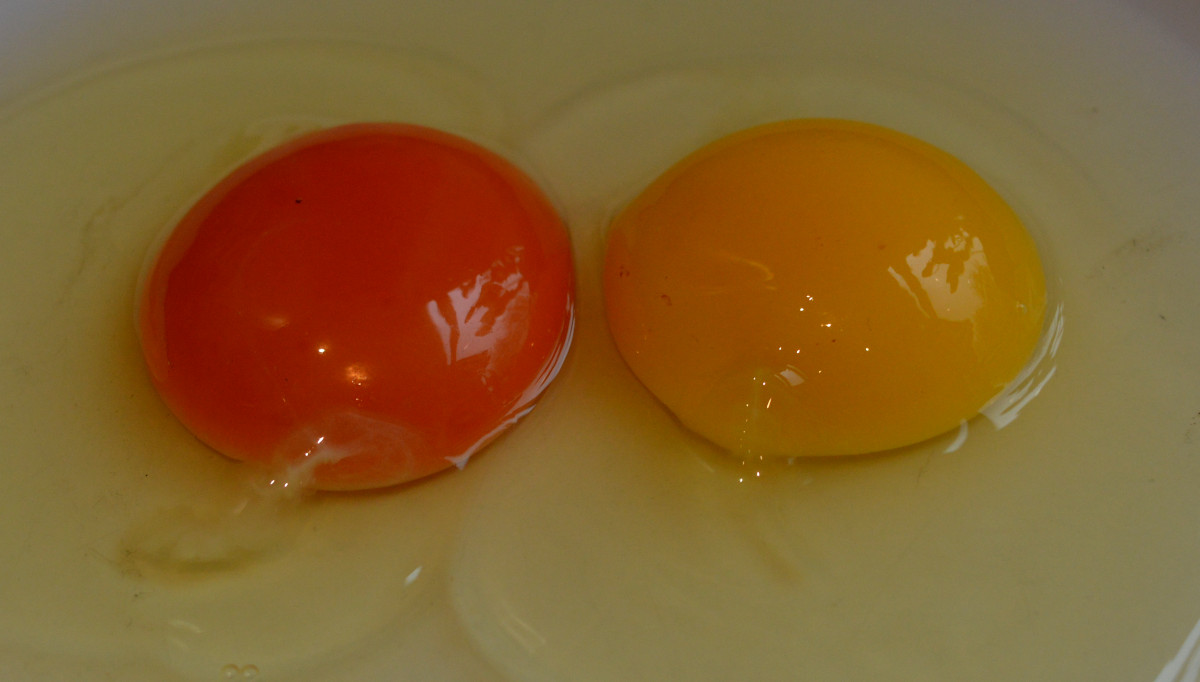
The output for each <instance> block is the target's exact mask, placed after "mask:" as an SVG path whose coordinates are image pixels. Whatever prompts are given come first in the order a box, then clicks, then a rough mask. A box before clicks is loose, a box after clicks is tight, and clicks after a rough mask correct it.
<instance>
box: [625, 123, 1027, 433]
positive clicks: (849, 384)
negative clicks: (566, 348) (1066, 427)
mask: <svg viewBox="0 0 1200 682" xmlns="http://www.w3.org/2000/svg"><path fill="white" fill-rule="evenodd" d="M604 293H605V301H606V310H607V315H608V321H609V325H610V328H611V331H612V335H613V338H614V339H615V341H616V344H617V346H618V348H619V350H620V352H621V355H622V356H623V357H624V359H625V361H626V362H627V363H628V365H629V367H630V368H631V369H632V370H633V373H634V374H635V375H636V376H637V377H638V379H640V380H641V381H642V383H644V384H645V385H646V386H647V387H648V388H649V389H650V390H651V391H652V392H653V393H654V395H655V396H657V397H658V398H659V400H661V401H662V403H663V404H665V405H666V406H667V407H668V408H669V409H670V410H671V411H672V412H673V413H674V414H675V415H676V416H677V417H678V418H679V420H681V421H682V422H683V424H685V425H686V426H688V427H689V428H691V429H693V430H694V431H696V432H697V433H699V434H701V435H702V436H705V437H706V438H708V439H709V440H711V441H713V442H715V443H716V444H718V445H720V446H722V447H724V448H726V449H728V450H731V451H733V452H735V453H737V454H739V455H742V456H755V455H758V456H807V455H847V454H858V453H867V452H875V451H880V450H887V449H892V448H897V447H900V446H905V445H909V444H912V443H916V442H919V441H922V440H925V439H928V438H930V437H933V436H936V435H938V434H940V433H942V432H945V431H947V430H950V429H953V428H955V427H957V426H958V425H959V424H960V423H961V422H962V421H963V420H966V419H969V418H970V417H972V416H973V415H975V414H976V413H977V412H978V411H979V410H980V408H981V407H982V406H984V405H985V404H986V403H987V402H988V401H989V400H990V399H992V398H993V397H994V396H995V395H997V393H998V392H1000V391H1001V390H1002V389H1003V388H1004V387H1005V385H1006V384H1008V383H1009V382H1010V381H1012V380H1013V379H1014V377H1015V376H1016V375H1017V374H1018V372H1019V371H1020V370H1021V368H1022V367H1023V366H1024V364H1025V363H1026V362H1027V361H1028V359H1029V358H1030V356H1031V353H1032V350H1033V349H1034V347H1035V345H1036V343H1037V341H1038V339H1039V336H1040V334H1041V329H1042V323H1043V317H1044V310H1045V304H1046V292H1045V284H1044V279H1043V273H1042V267H1041V264H1040V260H1039V257H1038V253H1037V250H1036V248H1035V245H1034V242H1033V240H1032V239H1031V237H1030V235H1029V233H1028V232H1027V231H1026V229H1025V228H1024V226H1023V225H1022V223H1021V221H1020V220H1019V219H1018V217H1017V216H1016V214H1015V213H1014V212H1013V210H1012V209H1011V208H1010V207H1009V206H1008V205H1007V204H1006V203H1005V201H1004V200H1003V199H1002V198H1001V197H1000V195H999V194H997V192H996V191H995V190H993V189H992V188H991V187H990V186H989V185H988V184H987V183H986V182H985V181H984V180H983V179H981V178H980V177H979V176H978V175H977V174H976V173H974V172H973V171H972V170H971V169H970V168H968V167H967V166H966V165H964V164H963V163H962V162H960V161H959V160H957V159H956V158H954V157H952V156H951V155H949V154H947V153H945V152H943V151H941V150H939V149H937V148H935V147H933V146H931V145H929V144H926V143H924V142H921V141H920V140H917V139H914V138H912V137H909V136H907V135H903V134H901V133H898V132H895V131H892V130H889V129H885V128H881V127H878V126H874V125H868V124H864V123H857V122H850V121H839V120H824V119H812V120H796V121H785V122H780V123H775V124H770V125H766V126H762V127H758V128H753V129H750V130H746V131H743V132H741V133H737V134H734V135H732V136H730V137H727V138H725V139H722V140H719V141H717V142H714V143H712V144H711V145H709V146H707V147H704V148H702V149H700V150H699V151H697V152H696V153H694V154H692V155H691V156H689V157H687V158H686V159H684V160H683V161H681V162H679V163H678V164H677V165H676V166H674V167H673V168H671V169H670V170H668V171H667V172H666V173H665V174H664V175H662V176H661V177H659V178H658V179H657V180H655V181H654V182H653V183H652V184H651V185H650V186H649V187H647V188H646V190H645V191H644V192H643V193H642V194H641V195H640V196H638V197H637V198H636V199H635V200H634V201H633V202H632V203H631V204H630V205H629V206H628V207H627V208H625V209H624V210H623V211H622V212H621V213H620V214H619V215H618V216H617V217H616V219H615V220H614V222H613V224H612V228H611V233H610V235H609V241H608V251H607V258H606V264H605V272H604Z"/></svg>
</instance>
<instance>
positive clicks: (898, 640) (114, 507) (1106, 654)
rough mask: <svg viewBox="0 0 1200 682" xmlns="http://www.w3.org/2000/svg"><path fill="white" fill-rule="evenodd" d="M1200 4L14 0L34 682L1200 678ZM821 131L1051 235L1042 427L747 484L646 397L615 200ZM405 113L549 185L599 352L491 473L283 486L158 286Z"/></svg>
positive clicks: (13, 253)
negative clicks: (229, 212)
mask: <svg viewBox="0 0 1200 682" xmlns="http://www.w3.org/2000/svg"><path fill="white" fill-rule="evenodd" d="M1198 16H1200V14H1198V12H1197V10H1196V8H1195V5H1194V3H1188V2H1176V3H1172V2H1167V1H1166V0H1163V1H1160V2H1154V3H1141V4H1136V5H1129V4H1117V3H1108V2H1099V1H1097V2H1089V3H1080V2H1066V1H1062V2H993V3H983V2H977V3H963V2H951V1H949V0H936V1H933V2H865V1H860V2H832V1H830V2H823V1H822V2H809V3H794V2H781V1H776V2H772V1H768V0H761V1H757V2H736V3H735V2H693V3H687V2H674V1H670V0H667V1H664V2H659V3H643V2H635V1H633V0H628V1H617V2H613V1H609V2H573V3H565V2H563V3H549V2H545V3H538V2H522V3H518V2H503V3H490V4H487V5H485V6H474V4H473V3H466V2H461V3H460V2H449V3H447V2H443V3H432V2H430V3H392V4H386V3H372V2H344V3H338V4H336V6H335V5H332V4H328V3H319V2H307V1H305V2H282V1H281V2H269V1H266V0H262V1H256V2H248V3H240V4H228V3H195V2H182V1H180V2H162V1H159V2H148V1H146V2H143V1H140V0H138V1H134V2H125V3H112V2H36V3H35V2H10V3H7V4H4V5H3V6H0V106H2V107H3V108H2V109H0V388H2V390H0V678H2V679H5V680H17V681H24V680H39V681H40V680H57V679H63V680H68V679H69V680H85V681H90V680H97V681H99V680H133V681H138V680H221V679H252V678H253V679H261V680H354V681H356V682H362V681H364V680H396V679H404V680H433V679H436V680H491V679H496V680H500V679H511V680H634V679H638V680H650V679H686V680H727V679H752V680H796V679H805V680H857V679H879V680H961V679H972V680H1017V679H1021V680H1034V679H1037V680H1088V681H1089V682H1092V681H1095V680H1122V681H1138V682H1141V681H1145V682H1150V681H1152V680H1153V681H1155V682H1167V681H1175V680H1188V681H1190V682H1194V681H1195V680H1197V679H1198V677H1200V672H1198V670H1200V653H1197V639H1200V625H1197V619H1198V618H1200V573H1198V571H1197V569H1198V568H1200V362H1198V360H1200V354H1198V351H1197V348H1200V270H1198V269H1197V267H1196V265H1197V263H1200V226H1198V225H1197V218H1196V216H1198V215H1200V192H1198V191H1197V189H1196V188H1197V187H1198V186H1200V132H1197V131H1198V128H1197V125H1196V122H1197V120H1200V19H1198ZM798 116H841V117H847V118H860V119H864V120H869V121H873V122H876V123H881V124H884V125H890V126H892V127H895V128H899V129H901V130H904V131H906V132H910V133H912V134H916V135H918V136H920V137H923V138H925V139H927V140H929V141H931V142H934V143H935V144H938V145H939V146H942V147H943V148H946V149H948V150H949V151H951V152H952V153H954V154H956V155H958V156H960V157H961V158H962V159H964V160H965V161H967V162H968V163H969V164H971V165H972V166H974V167H975V168H976V169H977V170H978V171H979V172H980V173H981V174H982V175H984V177H985V178H987V179H988V180H989V181H990V182H992V183H993V184H994V185H995V186H996V187H997V188H998V189H999V190H1000V191H1001V192H1002V193H1003V194H1004V195H1005V196H1006V197H1007V198H1008V199H1009V201H1010V202H1011V203H1012V204H1013V205H1014V207H1015V208H1016V209H1017V210H1018V212H1019V213H1021V215H1022V216H1023V217H1024V218H1025V219H1026V222H1027V223H1028V224H1029V226H1030V229H1031V231H1032V232H1033V233H1034V235H1035V238H1036V239H1037V240H1038V242H1039V246H1040V247H1041V249H1042V253H1043V256H1044V258H1045V261H1046V266H1047V271H1048V274H1049V275H1050V279H1051V283H1052V296H1053V301H1054V303H1055V306H1056V308H1057V309H1059V310H1061V322H1062V328H1061V330H1059V331H1061V337H1055V338H1056V339H1057V340H1056V342H1055V344H1054V345H1055V348H1054V351H1055V352H1054V353H1052V354H1051V355H1049V356H1048V358H1047V359H1046V360H1045V361H1044V362H1043V364H1042V365H1040V366H1039V369H1038V373H1037V374H1036V375H1035V376H1034V377H1033V381H1032V382H1031V386H1037V387H1040V391H1039V392H1038V393H1037V395H1036V396H1035V397H1034V398H1033V399H1032V400H1030V401H1029V402H1028V404H1026V405H1024V408H1023V409H1022V410H1021V413H1020V415H1019V418H1017V419H1015V420H1012V421H1011V423H1009V422H1008V420H1007V419H1005V418H1002V417H998V416H996V415H992V418H980V419H977V420H975V421H973V422H971V425H970V429H969V436H968V438H967V440H966V441H965V443H963V444H962V447H960V448H958V449H956V450H954V451H953V452H947V450H951V449H952V448H950V447H948V446H950V445H952V444H953V441H954V436H955V434H949V435H948V436H946V437H944V438H940V439H935V440H933V441H931V442H929V443H924V444H921V445H919V446H916V447H913V448H907V449H905V450H903V451H899V452H895V453H889V454H886V455H882V456H878V457H870V458H860V459H855V460H844V461H837V462H799V463H797V464H796V465H795V466H793V467H789V468H787V469H785V470H782V471H775V472H768V473H769V474H770V475H768V476H766V477H765V479H766V480H763V481H760V482H755V483H753V484H745V483H739V482H738V479H739V478H744V477H745V476H744V474H745V473H746V472H747V471H748V470H743V469H740V468H739V467H738V466H737V465H736V464H734V463H731V462H729V461H726V460H723V459H722V458H721V457H719V456H717V455H715V454H714V453H712V452H711V451H709V450H708V449H707V448H706V447H705V446H704V445H703V444H702V443H699V442H697V441H696V440H695V439H693V438H691V437H689V436H688V435H686V434H683V433H681V432H680V431H679V430H678V428H677V427H676V425H675V424H674V422H673V421H672V420H671V419H670V417H669V416H668V415H667V414H666V413H665V412H664V411H663V410H662V409H661V407H659V406H658V405H657V403H655V402H654V401H653V399H651V398H650V397H649V396H648V395H647V394H646V393H645V391H644V390H643V389H641V388H640V386H639V385H638V384H637V382H636V381H635V380H634V379H633V378H632V377H631V376H630V375H629V374H628V373H627V372H626V370H625V369H624V366H623V365H622V364H621V362H620V360H619V357H618V356H617V354H616V352H615V350H614V349H613V348H612V346H611V343H610V342H609V340H608V337H607V335H606V331H605V329H604V325H603V320H602V315H601V314H600V311H599V293H598V284H597V282H598V272H599V256H600V252H601V247H602V243H603V232H604V227H605V221H606V220H607V218H608V217H609V216H610V215H611V212H612V210H613V209H614V208H616V207H617V206H619V205H620V204H621V203H622V202H624V201H627V200H628V199H629V198H631V196H632V195H633V194H634V193H636V191H637V189H638V188H639V187H640V186H641V185H642V184H643V183H644V182H646V181H647V180H648V179H649V178H650V177H652V176H653V175H654V174H655V173H657V172H659V171H661V170H662V169H663V168H664V167H665V166H666V165H669V164H670V163H671V162H673V161H675V160H677V159H678V158H679V157H680V156H682V155H683V154H685V153H686V152H688V151H690V150H691V149H694V148H695V147H697V146H699V145H701V144H704V143H705V142H707V141H710V140H711V139H713V138H715V137H717V136H719V135H721V134H723V133H726V132H731V131H733V130H736V129H738V128H741V127H745V126H747V125H751V124H754V123H758V122H762V121H766V120H772V119H776V118H786V117H798ZM380 119H386V120H409V121H415V122H419V123H426V124H431V125H437V126H439V127H444V128H447V129H449V130H452V131H455V132H458V133H461V134H464V135H468V136H470V137H473V138H475V139H478V140H480V141H482V142H484V143H485V144H487V145H489V146H491V147H493V148H495V149H497V150H499V151H502V152H503V153H505V154H508V155H509V156H511V157H512V158H514V159H515V160H516V161H517V162H518V163H520V164H522V165H523V166H524V167H526V168H527V169H528V170H529V171H530V172H531V173H532V174H533V175H534V176H535V177H536V178H538V180H539V181H540V182H542V183H543V185H544V186H545V187H546V188H547V190H548V191H549V192H550V194H551V195H552V196H553V197H554V199H555V200H556V201H557V202H558V204H559V206H560V208H561V209H562V211H563V214H564V216H565V218H566V219H567V221H568V223H569V225H570V227H571V230H572V233H573V238H574V242H575V247H576V252H577V259H578V269H579V302H580V306H579V314H580V319H579V327H578V333H577V338H576V344H575V347H574V349H573V351H572V356H571V359H570V360H569V361H568V364H567V366H566V367H565V369H564V371H563V373H562V375H561V376H560V378H559V380H558V381H557V382H556V384H555V386H554V387H553V388H552V390H551V391H550V392H549V394H548V395H547V397H546V398H545V400H544V402H543V404H542V405H541V406H540V407H539V408H538V409H537V410H536V411H535V412H534V413H533V414H532V415H531V416H530V417H529V418H528V419H527V420H526V421H525V422H523V423H522V424H521V425H520V426H519V427H518V428H517V429H516V430H515V431H514V432H513V433H512V434H511V435H509V436H508V437H506V438H504V439H503V440H502V441H500V442H498V443H497V444H496V445H495V446H494V447H493V448H491V449H490V450H489V451H488V452H487V453H486V455H483V456H481V457H479V458H477V459H476V460H473V461H472V463H471V465H470V466H468V467H467V468H466V469H465V470H464V471H462V472H454V473H451V474H450V475H446V476H440V477H437V478H435V479H433V480H431V481H428V482H425V483H422V484H420V485H417V486H413V487H409V488H405V489H402V490H394V491H386V492H382V493H377V494H370V495H357V496H331V497H321V498H317V499H312V500H303V501H300V502H296V503H293V504H289V505H284V506H282V507H279V506H273V505H268V504H264V503H263V502H262V500H261V499H260V498H258V497H256V495H255V494H254V493H253V492H250V491H248V489H247V487H246V485H245V483H244V482H243V480H242V475H241V470H240V468H239V467H237V465H235V464H233V463H231V462H228V461H226V460H225V459H223V458H221V457H220V456H218V455H215V454H213V453H211V452H209V451H208V450H206V449H205V448H204V447H202V446H200V445H199V444H197V443H196V442H195V441H194V440H193V439H192V438H191V437H190V436H189V435H188V434H187V433H186V432H185V431H184V430H183V429H182V428H181V427H180V426H178V425H177V424H176V423H175V421H174V420H173V419H172V417H171V416H170V415H169V414H168V413H167V412H166V410H165V409H164V408H163V407H162V406H161V404H160V403H159V402H158V400H157V398H156V396H155V395H154V393H153V390H152V389H151V387H150V386H149V383H148V382H147V381H146V378H145V376H144V373H143V369H142V365H141V358H140V356H139V354H138V348H137V345H136V341H135V339H134V334H133V322H132V310H133V289H134V286H135V282H136V279H137V275H138V271H139V269H140V267H141V264H142V262H143V260H144V258H145V257H146V252H147V249H148V248H149V246H150V244H151V243H152V242H153V240H154V238H155V235H156V234H157V233H158V232H159V231H160V230H161V229H163V228H164V227H166V226H169V225H170V224H171V221H172V219H173V218H174V217H175V216H177V215H178V212H179V211H180V210H181V209H182V208H184V207H185V206H186V205H187V203H188V202H189V201H190V200H192V199H193V198H194V197H195V196H196V195H197V194H198V193H199V192H202V191H203V190H204V189H205V188H206V187H207V186H209V185H211V184H212V183H213V182H215V181H216V180H217V179H218V178H220V177H221V175H222V174H223V173H224V172H225V171H227V170H229V169H230V168H231V167H232V166H234V165H236V164H237V163H238V162H240V161H242V160H244V159H246V158H248V157H249V156H251V155H253V154H254V153H255V152H256V151H257V150H259V149H262V148H264V147H266V146H269V145H270V144H272V143H273V142H276V141H278V140H281V139H285V138H286V137H288V136H290V135H293V134H295V133H296V132H298V131H301V130H306V129H311V128H313V127H317V126H322V125H328V124H333V123H338V122H347V121H353V120H380ZM1044 379H1045V380H1046V381H1045V382H1044V384H1043V383H1042V381H1043V380H1044Z"/></svg>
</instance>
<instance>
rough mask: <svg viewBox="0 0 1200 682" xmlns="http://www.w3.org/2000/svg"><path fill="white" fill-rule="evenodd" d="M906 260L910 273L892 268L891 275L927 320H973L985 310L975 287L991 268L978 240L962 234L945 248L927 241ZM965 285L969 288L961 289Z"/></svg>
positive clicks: (961, 232) (953, 238)
mask: <svg viewBox="0 0 1200 682" xmlns="http://www.w3.org/2000/svg"><path fill="white" fill-rule="evenodd" d="M904 260H905V263H906V264H907V265H908V271H907V272H904V273H900V272H897V271H896V269H895V268H893V267H889V268H888V273H889V274H890V275H891V276H892V277H893V278H894V279H895V280H896V282H897V283H899V284H900V286H901V287H902V288H903V289H904V290H905V292H907V293H908V295H909V296H911V297H912V298H913V301H915V302H916V304H917V308H919V309H920V310H921V312H922V313H924V314H925V315H926V316H927V317H933V318H937V319H942V320H946V321H949V322H959V321H963V320H970V319H972V318H973V317H974V316H975V313H976V312H978V311H979V309H980V308H981V307H983V299H982V298H981V297H980V295H979V292H978V291H977V290H976V288H975V287H974V286H973V283H974V281H975V277H977V276H978V275H979V273H981V272H985V271H986V270H987V265H988V263H987V256H986V255H985V254H984V252H983V244H982V243H981V242H980V241H979V238H978V237H973V236H971V235H970V234H968V233H967V232H966V231H965V230H959V231H958V233H957V234H955V235H952V236H951V237H950V238H949V239H947V240H946V241H944V242H943V243H941V244H935V243H934V242H933V241H932V240H929V241H926V242H925V246H924V247H922V248H921V250H920V251H916V252H914V253H912V254H910V255H908V256H906V257H905V259H904ZM964 281H965V283H966V285H967V286H960V285H961V284H963V283H964Z"/></svg>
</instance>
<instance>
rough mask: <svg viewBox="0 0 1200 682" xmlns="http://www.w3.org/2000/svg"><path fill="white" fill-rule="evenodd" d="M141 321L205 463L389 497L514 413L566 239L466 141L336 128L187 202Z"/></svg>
mask: <svg viewBox="0 0 1200 682" xmlns="http://www.w3.org/2000/svg"><path fill="white" fill-rule="evenodd" d="M138 322H139V335H140V339H141V343H142V348H143V351H144V354H145V358H146V362H147V364H148V366H149V370H150V375H151V378H152V380H153V382H154V385H155V386H156V388H157V389H158V392H159V394H160V395H161V396H162V398H163V400H164V401H165V402H166V403H167V405H168V406H169V407H170V409H171V410H172V411H173V412H174V413H175V415H176V416H177V417H178V418H179V419H180V420H181V421H182V422H183V423H184V425H186V426H187V427H188V429H190V430H191V431H192V432H193V433H194V434H195V435H196V436H198V437H199V438H200V439H201V440H203V441H204V442H206V443H207V444H209V445H210V446H212V447H213V448H214V449H216V450H217V451H219V452H221V453H223V454H225V455H227V456H229V457H231V458H234V459H238V460H247V461H254V462H259V463H262V464H265V465H267V466H269V467H272V468H273V470H278V471H279V472H280V477H281V478H283V477H284V476H285V475H286V476H287V477H289V478H290V480H291V481H292V482H295V483H298V484H300V485H304V486H309V487H314V488H319V489H334V490H349V489H362V488H374V487H381V486H388V485H393V484H397V483H403V482H406V481H410V480H413V479H417V478H420V477H423V476H426V475H428V474H432V473H434V472H437V471H440V470H442V469H445V468H447V467H449V466H451V465H455V464H457V465H459V466H461V465H463V464H464V463H465V462H466V460H467V458H468V457H470V456H471V455H472V454H473V453H475V452H476V451H478V450H479V449H480V448H481V447H483V446H484V445H485V444H487V443H488V442H489V441H490V440H491V439H493V438H495V437H496V436H497V435H499V434H500V433H501V432H502V431H503V430H504V429H505V428H506V427H508V426H509V425H511V424H512V423H513V422H515V421H516V420H517V419H518V418H520V417H521V416H522V415H523V414H525V413H526V412H527V411H528V410H529V409H531V407H532V405H533V403H534V401H535V399H536V398H537V397H538V395H539V394H540V393H541V392H542V391H543V389H545V388H546V386H547V385H548V384H549V383H550V381H551V380H552V379H553V378H554V375H555V374H556V373H557V371H558V369H559V367H560V366H561V363H562V361H563V358H564V356H565V354H566V351H567V347H568V345H569V343H570V337H571V332H572V329H573V270H572V264H571V253H570V244H569V241H568V237H567V233H566V230H565V229H564V227H563V225H562V222H561V220H560V219H559V217H558V215H557V213H556V212H555V210H554V209H553V208H552V206H551V205H550V203H549V202H548V201H547V199H546V198H545V197H544V196H543V194H542V193H541V192H540V191H539V189H538V188H537V187H536V186H535V185H534V183H533V182H532V181H531V180H530V179H529V178H528V177H527V176H526V175H525V174H523V173H522V172H521V171H519V170H518V169H517V168H515V167H514V166H513V165H511V164H510V163H509V162H507V161H505V160H504V159H502V158H500V157H499V156H497V155H496V154H494V153H492V152H490V151H488V150H486V149H483V148H482V147H480V146H478V145H476V144H473V143H471V142H468V141H466V140H463V139H460V138H458V137H455V136H452V135H449V134H446V133H443V132H439V131H435V130H431V129H428V128H422V127H418V126H411V125H402V124H382V123H380V124H357V125H350V126H344V127H338V128H332V129H327V130H323V131H319V132H316V133H313V134H310V135H308V136H306V137H302V138H300V139H297V140H294V141H292V142H290V143H287V144H285V145H283V146H281V147H278V148H276V149H274V150H272V151H269V152H267V153H266V154H264V155H262V156H260V157H258V158H255V159H253V160H251V161H249V162H248V163H246V164H245V165H243V166H242V167H240V168H238V169H237V170H236V171H234V172H233V173H232V174H231V175H229V176H228V177H227V178H225V179H224V180H223V181H222V182H220V183H219V184H218V185H217V186H216V187H214V188H213V189H212V190H210V191H209V192H208V193H207V194H206V195H205V196H204V197H203V198H201V199H200V200H199V202H198V203H196V204H195V205H194V206H193V207H192V208H191V209H190V211H189V212H188V213H187V214H186V215H185V216H184V217H183V219H182V220H181V221H180V222H179V224H178V225H177V226H176V227H175V229H174V231H173V232H172V233H171V234H170V235H169V237H168V238H167V239H166V241H165V244H164V245H163V247H162V250H161V252H159V254H158V255H157V257H156V259H155V260H154V261H153V263H152V264H151V266H150V268H149V270H148V271H147V273H146V275H145V277H144V280H143V283H142V286H141V290H140V293H139V315H138Z"/></svg>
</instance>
